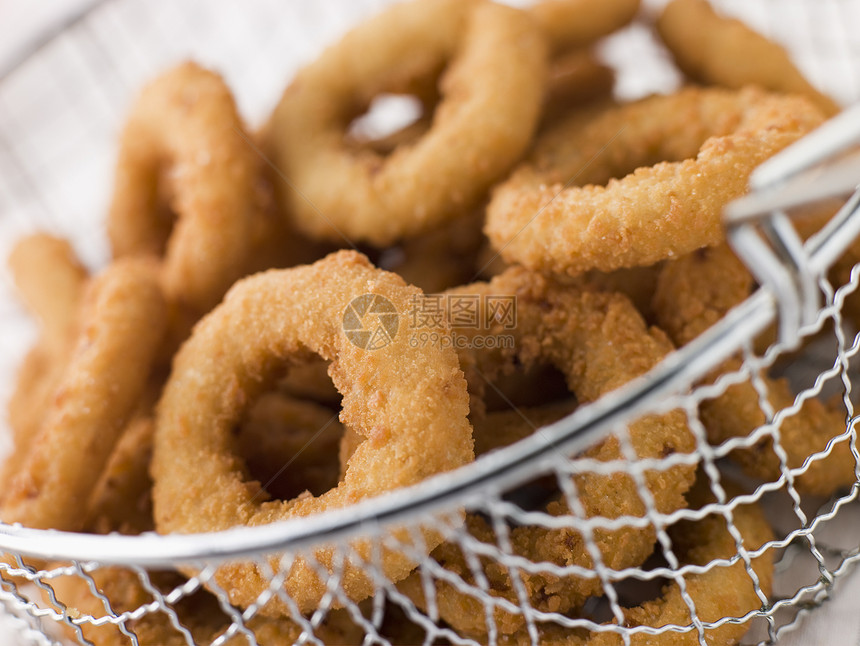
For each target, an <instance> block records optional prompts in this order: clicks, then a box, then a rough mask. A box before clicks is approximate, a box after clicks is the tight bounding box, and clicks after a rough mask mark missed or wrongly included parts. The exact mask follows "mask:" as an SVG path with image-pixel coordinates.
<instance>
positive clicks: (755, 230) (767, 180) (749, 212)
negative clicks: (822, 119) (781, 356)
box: [724, 105, 860, 349]
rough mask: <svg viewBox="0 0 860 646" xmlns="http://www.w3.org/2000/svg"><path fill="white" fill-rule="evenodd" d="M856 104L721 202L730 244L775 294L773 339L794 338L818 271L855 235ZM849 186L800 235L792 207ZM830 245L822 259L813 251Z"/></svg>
mask: <svg viewBox="0 0 860 646" xmlns="http://www.w3.org/2000/svg"><path fill="white" fill-rule="evenodd" d="M858 145H860V105H855V106H853V107H852V108H849V109H848V110H846V111H844V112H842V113H841V114H839V115H837V116H836V117H834V118H833V119H831V120H830V121H827V122H826V123H824V124H823V125H822V126H821V127H819V128H818V129H816V130H815V131H813V132H812V133H810V134H809V135H807V136H806V137H804V138H802V139H800V140H798V141H797V142H796V143H795V144H793V145H791V146H789V147H788V148H786V149H785V150H783V151H782V152H780V153H778V154H776V155H774V156H773V157H771V158H770V159H769V160H768V161H766V162H765V163H763V164H762V165H761V166H759V167H758V168H757V169H756V170H755V171H754V172H753V174H752V175H751V176H750V191H751V192H750V193H749V194H748V195H746V196H744V197H742V198H740V199H738V200H735V201H734V202H732V203H731V204H729V205H728V206H727V207H726V211H725V215H724V221H725V224H726V227H727V237H728V240H729V244H730V245H731V246H732V248H733V249H734V250H735V252H737V254H738V256H739V257H740V258H741V260H743V261H744V263H745V264H746V266H747V267H748V268H749V270H750V271H751V272H752V274H753V275H754V276H755V278H756V280H757V281H758V282H759V284H761V285H762V286H763V287H765V288H766V289H768V290H769V291H770V293H771V294H772V296H773V297H774V299H775V300H776V305H777V309H778V312H779V341H780V343H781V344H783V345H784V346H785V347H786V348H787V349H791V348H795V347H797V345H798V344H799V343H800V330H801V328H803V327H804V326H806V325H810V324H812V323H814V322H815V319H816V317H817V314H818V312H819V309H820V303H821V291H820V289H819V287H818V284H819V278H820V277H821V276H822V275H823V274H824V273H825V272H826V271H827V270H828V269H829V267H830V265H832V264H833V262H835V261H836V259H837V258H839V256H841V255H842V254H843V253H844V252H845V251H846V250H847V248H848V246H849V245H850V244H851V243H852V242H853V241H854V239H855V238H856V237H857V235H858V234H860V214H857V212H858V211H860V208H858V202H860V191H858V186H860V151H858V150H856V149H857V147H858ZM852 192H853V193H854V196H853V197H852V198H851V199H850V200H849V201H848V203H847V204H846V205H845V206H844V207H843V208H842V209H840V211H839V213H837V214H836V215H835V216H834V217H833V219H832V220H831V222H829V223H828V224H827V225H826V226H825V227H824V228H823V229H822V230H821V231H820V232H819V233H818V234H816V236H813V238H810V240H809V241H807V242H804V241H803V240H802V239H801V237H800V235H799V234H798V232H797V229H796V228H795V227H794V225H793V224H792V222H791V219H790V217H789V214H790V213H791V212H792V209H796V208H797V207H801V206H804V205H807V204H810V203H813V202H818V201H821V200H825V199H827V198H833V197H837V196H844V195H846V194H850V193H852ZM825 246H826V247H828V252H829V253H827V254H825V255H826V257H827V262H826V263H822V262H817V259H816V258H815V257H814V255H817V257H818V258H821V256H822V254H813V253H812V252H813V250H814V249H817V248H820V247H825Z"/></svg>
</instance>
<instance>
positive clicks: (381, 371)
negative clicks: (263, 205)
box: [152, 251, 473, 613]
mask: <svg viewBox="0 0 860 646" xmlns="http://www.w3.org/2000/svg"><path fill="white" fill-rule="evenodd" d="M365 294H376V295H379V297H382V298H385V299H388V301H389V302H390V304H391V305H392V307H393V309H394V311H406V310H407V305H408V304H409V301H410V299H415V298H420V297H421V292H420V291H419V290H418V289H416V288H412V287H407V286H406V285H405V284H404V283H403V282H402V280H401V279H400V278H398V277H396V276H395V275H393V274H389V273H387V272H383V271H380V270H377V269H374V268H373V267H372V266H371V265H370V264H369V263H368V262H367V260H366V259H365V258H364V257H363V256H361V255H360V254H357V253H355V252H347V251H343V252H339V253H336V254H332V255H330V256H328V257H327V258H325V259H323V260H321V261H319V262H317V263H315V264H314V265H311V266H307V267H299V268H295V269H291V270H283V271H271V272H266V273H264V274H259V275H257V276H255V277H252V278H249V279H246V280H244V281H242V282H240V283H238V284H237V285H236V286H235V287H234V288H233V289H232V290H231V291H230V293H229V294H228V296H227V297H226V298H225V301H224V302H223V303H222V304H221V305H220V306H219V307H218V308H216V309H215V310H214V311H213V312H212V313H211V314H210V315H208V316H207V317H206V318H204V319H203V321H201V323H199V324H198V326H197V327H196V328H195V330H194V333H193V334H192V336H191V338H190V339H189V341H187V342H186V344H185V345H184V346H183V347H182V349H181V350H180V352H179V354H178V355H177V356H176V358H175V360H174V364H173V373H172V375H171V377H170V380H169V381H168V383H167V386H166V387H165V389H164V394H163V396H162V399H161V402H160V404H159V407H158V415H157V425H156V437H155V453H154V456H153V466H152V473H153V477H154V481H155V485H154V490H153V500H154V503H155V520H156V527H157V528H158V531H160V532H163V533H169V532H184V533H193V532H200V531H216V530H220V529H226V528H228V527H234V526H236V525H258V524H264V523H269V522H273V521H275V520H279V519H285V518H295V517H300V516H306V515H310V514H314V513H318V512H320V511H323V510H325V509H333V508H338V507H343V506H345V505H348V504H352V503H355V502H357V501H359V500H361V499H364V498H368V497H372V496H374V495H378V494H380V493H382V492H385V491H388V490H390V489H393V488H396V487H401V486H407V485H409V484H413V483H416V482H418V481H420V480H422V479H424V478H426V477H427V476H429V475H432V474H434V473H438V472H440V471H445V470H448V469H452V468H455V467H457V466H460V465H462V464H464V463H466V462H468V461H470V460H471V459H472V457H473V452H472V437H471V427H470V426H469V423H468V421H467V415H468V396H467V392H466V383H465V380H464V379H463V375H462V372H461V371H460V369H459V367H458V365H457V358H456V355H455V354H454V352H453V350H450V349H440V348H436V347H427V348H413V347H410V344H409V339H408V336H409V335H408V334H395V335H394V336H393V337H392V336H391V333H390V332H389V336H388V341H389V343H388V344H387V345H384V346H382V347H379V349H376V350H365V349H362V348H360V347H358V345H355V344H354V343H353V342H352V341H351V340H350V337H348V336H347V335H346V334H345V333H344V330H343V328H342V326H343V320H344V316H345V314H344V312H345V311H346V308H347V305H349V303H350V301H352V300H353V299H355V298H357V297H360V296H362V295H365ZM361 302H362V303H364V301H361ZM374 302H376V301H374ZM352 311H353V310H350V312H352ZM380 316H381V315H380ZM387 316H391V315H390V314H389V315H387ZM386 320H387V319H386ZM381 324H382V319H381V318H380V325H381ZM249 329H253V330H254V335H253V336H254V343H253V344H251V345H249V343H248V334H247V332H248V330H249ZM309 350H310V351H311V352H315V353H317V354H319V355H320V356H322V357H323V358H324V359H326V360H330V361H331V362H332V365H331V367H330V369H329V372H330V374H331V376H332V379H333V381H334V383H335V386H337V388H338V390H339V391H340V392H341V393H343V395H344V397H343V410H342V412H341V420H342V421H343V423H344V424H346V425H348V426H351V427H352V428H353V429H355V430H356V431H357V432H359V433H361V434H362V435H363V436H364V437H365V438H367V439H366V440H365V441H364V442H362V443H361V444H360V445H359V446H358V448H357V449H356V451H355V453H354V454H353V455H352V457H351V458H350V459H349V463H348V465H347V469H346V474H345V476H344V477H343V479H342V480H341V482H340V483H339V484H338V486H337V487H335V488H333V489H331V490H329V491H328V492H326V493H325V494H323V495H321V496H318V497H313V496H304V497H299V498H297V499H294V500H292V501H289V502H281V501H272V502H268V503H266V502H263V501H262V499H260V498H259V493H260V489H259V486H258V485H255V484H253V483H248V482H245V481H244V480H245V478H244V475H245V474H244V473H243V472H242V468H241V465H240V464H239V462H238V461H237V460H236V459H235V458H234V457H231V455H230V450H229V449H230V437H229V433H230V428H231V427H232V425H233V424H235V423H236V422H237V421H238V420H239V419H240V416H241V414H242V412H243V409H244V408H245V407H246V406H247V402H249V401H253V399H254V395H255V394H256V393H259V392H260V390H261V389H263V388H264V386H265V385H266V382H267V381H271V380H272V379H274V378H276V377H277V375H276V374H272V373H273V372H275V371H276V370H277V368H278V367H282V366H283V365H284V364H287V365H288V362H289V360H290V359H292V360H301V359H302V357H303V356H307V355H308V353H309V352H308V351H309ZM225 393H227V394H229V396H225ZM189 398H190V399H189ZM192 400H193V401H194V402H195V406H188V402H189V401H192ZM416 402H423V404H421V405H416ZM407 411H408V412H407ZM418 455H421V456H422V458H421V459H420V460H419V459H417V456H418ZM410 456H415V457H410ZM380 461H381V462H382V463H384V464H386V465H387V466H386V468H385V469H378V468H377V467H376V465H378V464H379V463H380ZM191 465H193V468H192V467H191ZM216 482H217V483H218V486H212V483H216ZM425 534H426V535H427V536H426V540H427V542H428V551H429V549H432V548H433V547H434V546H435V545H436V544H438V542H439V540H441V539H440V538H438V537H436V536H435V535H433V533H432V532H429V531H428V532H425ZM356 549H357V550H359V553H367V550H368V549H369V546H368V545H367V544H366V542H362V543H360V544H357V545H356ZM383 552H384V553H383V555H382V563H383V568H384V571H385V572H386V574H387V576H389V577H390V578H391V579H393V580H398V579H401V578H403V577H405V576H406V575H407V574H408V573H409V572H410V571H411V569H412V568H413V567H414V563H412V562H411V561H410V560H408V559H407V558H406V557H405V556H404V555H402V554H399V553H394V552H391V551H385V550H383ZM315 557H316V558H317V559H318V560H319V561H320V562H321V563H322V564H324V565H325V566H326V567H331V566H330V558H331V554H330V552H329V551H327V550H322V549H321V550H318V551H317V552H316V553H315ZM273 559H274V560H273V565H274V566H275V568H276V569H277V565H278V558H277V557H273ZM343 576H344V578H343V581H342V583H343V587H344V590H345V592H346V593H347V594H348V595H349V596H350V598H353V599H356V600H360V599H362V598H364V597H366V596H368V595H369V594H371V593H372V591H373V586H372V585H371V584H370V582H369V581H368V580H367V578H366V576H365V575H364V574H363V572H361V571H360V570H359V569H358V568H357V567H356V566H352V565H348V566H347V567H346V568H345V571H344V575H343ZM215 579H216V580H217V581H218V582H219V583H220V584H221V585H222V587H224V589H226V590H228V591H229V592H230V598H231V602H232V603H234V604H237V605H240V606H247V605H249V604H251V603H254V602H255V601H256V600H257V598H258V596H259V595H260V594H261V593H262V592H263V591H264V590H266V589H267V587H268V580H267V579H266V578H265V577H264V576H263V574H262V572H260V571H259V569H258V567H257V566H256V565H254V564H251V563H245V564H242V563H240V564H233V565H226V566H223V567H221V568H219V570H218V571H217V573H216V575H215ZM285 588H286V590H287V592H288V593H289V594H290V596H291V597H292V598H293V599H295V601H296V603H297V604H298V605H299V607H300V608H301V609H302V610H303V611H306V610H310V609H313V608H314V607H316V605H317V603H318V601H319V599H320V598H321V597H322V595H323V594H324V592H325V584H324V583H323V582H322V581H320V579H319V578H318V576H317V575H316V574H315V573H314V572H313V570H312V569H311V568H310V567H309V566H308V565H307V564H306V563H305V562H304V561H303V560H301V559H298V560H296V561H295V562H294V563H293V566H292V569H291V570H290V572H289V574H288V576H287V577H286V581H285ZM280 605H282V604H281V603H280V602H279V601H278V600H273V601H272V602H270V603H269V604H267V606H265V607H264V608H263V611H264V612H271V613H278V612H284V611H285V608H281V607H280Z"/></svg>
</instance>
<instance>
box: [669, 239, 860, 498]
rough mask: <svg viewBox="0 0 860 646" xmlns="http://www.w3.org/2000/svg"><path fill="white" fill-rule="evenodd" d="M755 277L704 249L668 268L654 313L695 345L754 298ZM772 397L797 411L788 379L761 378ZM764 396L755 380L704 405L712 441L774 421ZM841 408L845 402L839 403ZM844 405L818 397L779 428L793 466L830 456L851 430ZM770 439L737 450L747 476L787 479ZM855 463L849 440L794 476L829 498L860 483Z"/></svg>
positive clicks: (803, 487)
mask: <svg viewBox="0 0 860 646" xmlns="http://www.w3.org/2000/svg"><path fill="white" fill-rule="evenodd" d="M753 284H754V281H753V278H752V276H751V275H750V273H749V271H748V270H747V269H746V267H744V265H743V263H741V261H740V260H738V259H737V258H736V257H735V255H734V254H733V253H732V251H731V249H729V248H728V247H727V246H725V245H723V246H720V247H714V248H712V249H702V250H699V251H697V252H695V253H692V254H690V255H688V256H685V257H683V258H679V259H678V260H676V261H674V262H671V263H667V264H666V266H665V267H664V269H663V270H662V272H661V274H660V278H659V280H658V285H657V291H656V293H655V295H654V308H653V309H654V312H655V316H656V318H657V322H658V325H660V326H661V327H662V328H663V329H664V330H665V331H666V332H667V333H668V334H669V336H670V337H671V338H672V339H673V340H674V341H675V342H676V343H677V344H679V345H683V344H685V343H688V342H689V341H691V340H693V339H694V338H696V337H697V336H699V334H701V333H702V332H704V331H705V330H706V329H707V328H709V327H710V326H711V325H713V324H714V323H716V322H717V321H718V320H720V319H721V318H722V317H723V316H724V315H725V314H726V313H727V312H728V311H729V310H730V309H731V308H732V307H734V306H735V305H737V304H739V303H740V302H742V301H743V300H744V299H746V298H747V296H749V294H750V293H751V292H752V288H753ZM742 365H743V362H742V361H741V359H740V358H735V359H730V360H729V361H727V362H726V363H724V364H723V365H722V366H721V367H720V368H719V369H718V370H717V371H716V372H715V373H714V375H712V377H710V379H711V380H713V379H715V378H716V376H718V375H720V374H723V373H727V372H737V371H740V370H741V369H742ZM761 379H762V382H763V384H764V386H765V387H766V388H767V397H768V401H769V402H770V404H771V405H772V406H773V408H774V410H776V411H779V410H782V409H785V408H788V407H790V406H792V405H793V404H794V402H795V395H794V393H793V391H792V389H791V387H790V386H789V384H788V381H787V380H785V379H773V378H771V377H768V376H767V375H761ZM759 400H760V395H759V393H758V391H757V390H756V388H755V387H754V386H753V384H752V383H750V382H743V383H739V384H735V385H732V386H730V387H729V388H728V389H727V390H726V392H725V393H723V394H722V395H720V396H718V397H716V398H715V399H712V400H706V401H704V402H702V405H701V409H700V415H701V419H702V423H703V424H704V425H705V428H706V429H707V431H708V440H709V441H710V442H711V443H712V444H722V443H723V442H725V441H726V440H728V439H730V438H733V437H744V436H747V435H749V434H750V433H752V432H753V431H754V430H755V429H757V428H760V427H761V426H764V425H765V424H767V422H768V420H767V417H766V416H765V413H764V412H763V411H762V410H761V405H760V402H759ZM840 404H841V401H840ZM846 415H847V414H846V412H845V410H844V408H842V407H841V406H836V405H828V404H825V403H824V402H823V401H821V400H819V399H816V398H814V397H812V398H809V399H807V400H806V401H805V402H804V403H803V406H802V407H801V408H800V410H799V411H798V412H797V413H795V414H793V415H789V416H787V417H785V418H784V419H783V421H782V423H781V424H780V427H779V438H780V444H781V446H782V448H783V449H784V450H785V453H786V457H787V466H788V468H791V469H795V468H798V467H800V466H801V465H803V463H804V462H805V461H806V460H807V459H809V457H810V456H814V455H816V454H818V455H821V454H823V453H825V452H827V445H828V443H829V442H830V441H831V440H833V439H834V438H835V437H837V436H839V435H841V434H845V433H846ZM772 444H773V442H772V440H771V439H768V440H767V441H764V442H762V443H760V444H757V445H756V446H754V447H752V448H750V449H739V450H736V451H733V452H732V454H731V455H732V458H733V459H734V460H735V461H737V462H738V463H739V464H740V465H741V466H742V467H743V469H744V471H745V472H746V473H748V474H749V475H752V476H754V477H758V478H763V479H767V480H771V481H774V480H776V479H778V478H779V477H780V476H781V474H782V465H781V463H780V460H779V458H778V457H777V455H776V453H774V451H773V449H772ZM855 467H856V464H855V460H854V456H853V455H852V453H851V449H850V447H849V445H848V437H847V436H846V437H844V438H843V439H842V440H840V441H839V442H838V443H837V444H835V445H834V446H833V447H832V450H830V451H829V452H827V457H824V458H822V459H818V460H816V461H813V462H811V463H810V464H809V467H808V469H807V470H806V471H805V472H804V473H803V474H802V475H799V476H796V477H795V482H794V485H795V487H796V488H797V490H798V491H800V492H803V493H810V494H814V495H822V496H829V495H831V494H833V493H834V492H835V491H837V490H838V489H841V488H845V487H850V486H851V485H852V484H854V482H855V480H856V475H855V474H856V472H855Z"/></svg>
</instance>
